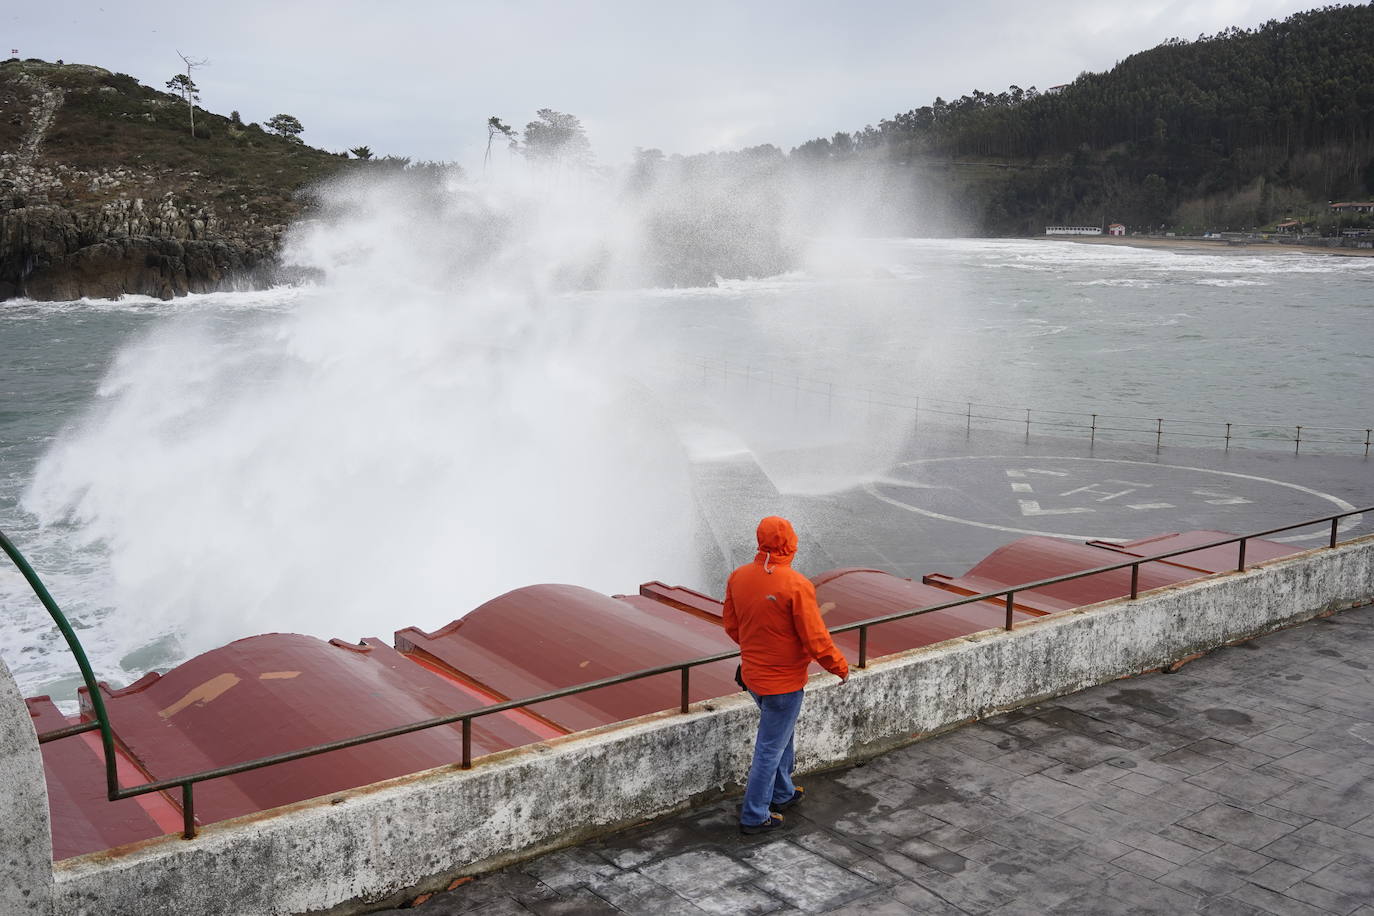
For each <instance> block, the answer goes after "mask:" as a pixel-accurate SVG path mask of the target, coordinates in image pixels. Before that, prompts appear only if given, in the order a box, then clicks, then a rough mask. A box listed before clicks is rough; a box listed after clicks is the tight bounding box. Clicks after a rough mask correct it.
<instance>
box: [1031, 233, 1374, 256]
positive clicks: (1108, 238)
mask: <svg viewBox="0 0 1374 916" xmlns="http://www.w3.org/2000/svg"><path fill="white" fill-rule="evenodd" d="M1031 238H1032V239H1034V240H1036V241H1041V242H1074V243H1076V244H1083V245H1122V246H1125V247H1127V248H1171V249H1174V250H1176V251H1201V252H1206V253H1207V254H1246V255H1250V254H1331V255H1337V256H1340V257H1356V258H1367V257H1371V256H1374V248H1324V247H1318V246H1316V245H1294V244H1286V243H1283V242H1277V241H1271V240H1264V239H1254V240H1250V241H1236V242H1232V241H1228V240H1226V239H1201V238H1196V237H1188V238H1173V239H1171V238H1164V237H1161V236H1157V235H1130V236H1120V235H1037V236H1031Z"/></svg>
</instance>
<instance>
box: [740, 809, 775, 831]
mask: <svg viewBox="0 0 1374 916" xmlns="http://www.w3.org/2000/svg"><path fill="white" fill-rule="evenodd" d="M781 826H782V815H781V814H771V815H769V816H768V820H766V821H764V822H763V823H762V824H740V825H739V832H740V833H742V834H744V835H745V836H754V835H755V834H758V833H767V832H768V831H770V830H777V829H778V828H779V827H781Z"/></svg>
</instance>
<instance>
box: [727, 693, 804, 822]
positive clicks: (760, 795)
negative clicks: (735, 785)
mask: <svg viewBox="0 0 1374 916" xmlns="http://www.w3.org/2000/svg"><path fill="white" fill-rule="evenodd" d="M804 692H805V691H802V690H794V691H793V692H792V693H777V694H770V695H767V696H759V695H758V694H757V693H754V692H753V691H752V690H751V691H749V695H750V696H751V697H753V698H754V702H755V703H757V704H758V707H759V733H758V736H757V737H756V738H755V739H754V762H753V763H752V764H750V766H749V782H748V784H747V785H746V786H745V789H744V806H743V807H742V808H740V812H739V822H740V823H741V824H748V825H749V826H751V827H752V826H755V825H757V824H764V823H767V822H768V819H769V818H770V817H771V816H772V815H771V814H770V813H769V811H768V806H769V805H770V804H781V803H782V802H785V801H787V800H788V799H790V798H791V797H792V796H793V794H794V793H795V792H796V787H795V786H793V785H792V767H793V765H794V761H795V755H794V753H793V748H792V731H793V729H795V728H796V726H797V715H798V714H799V713H800V712H801V707H802V694H803V693H804Z"/></svg>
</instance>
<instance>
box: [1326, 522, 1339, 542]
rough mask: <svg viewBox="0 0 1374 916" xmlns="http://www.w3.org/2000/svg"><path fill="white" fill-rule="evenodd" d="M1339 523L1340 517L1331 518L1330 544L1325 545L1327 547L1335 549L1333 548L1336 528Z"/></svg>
mask: <svg viewBox="0 0 1374 916" xmlns="http://www.w3.org/2000/svg"><path fill="white" fill-rule="evenodd" d="M1339 523H1340V517H1339V516H1338V517H1336V518H1333V519H1332V520H1331V543H1330V544H1328V545H1327V546H1328V547H1335V546H1336V526H1337V525H1338V524H1339Z"/></svg>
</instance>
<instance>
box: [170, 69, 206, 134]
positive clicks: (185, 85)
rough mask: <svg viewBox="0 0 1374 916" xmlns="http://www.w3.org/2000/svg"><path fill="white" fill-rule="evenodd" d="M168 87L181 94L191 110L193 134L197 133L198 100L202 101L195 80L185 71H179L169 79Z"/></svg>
mask: <svg viewBox="0 0 1374 916" xmlns="http://www.w3.org/2000/svg"><path fill="white" fill-rule="evenodd" d="M167 88H168V89H170V90H172V91H173V92H175V93H176V94H177V95H179V96H181V99H182V101H184V102H185V103H186V107H187V108H189V109H190V110H191V136H193V137H194V136H195V135H196V102H199V101H200V90H199V88H198V87H197V86H196V84H195V81H194V80H192V79H191V77H189V76H187V75H186V74H185V73H178V74H177V75H176V76H174V77H172V78H171V79H169V80H168V81H167Z"/></svg>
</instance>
